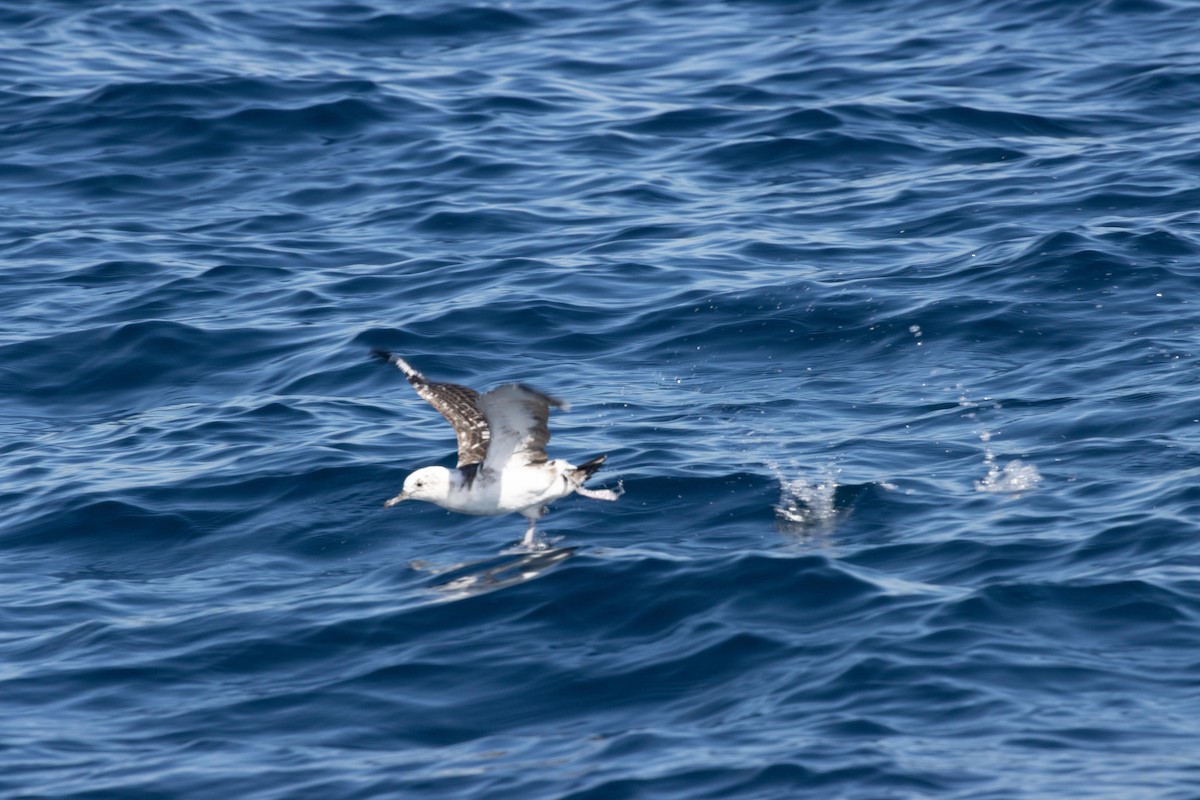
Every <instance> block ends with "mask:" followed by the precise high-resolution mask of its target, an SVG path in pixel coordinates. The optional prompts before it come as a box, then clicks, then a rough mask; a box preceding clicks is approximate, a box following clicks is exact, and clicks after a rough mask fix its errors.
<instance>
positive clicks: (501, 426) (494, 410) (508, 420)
mask: <svg viewBox="0 0 1200 800" xmlns="http://www.w3.org/2000/svg"><path fill="white" fill-rule="evenodd" d="M551 406H555V407H557V408H562V409H567V408H569V406H568V405H567V404H566V403H564V402H563V401H561V400H557V399H555V398H553V397H550V396H549V395H546V394H542V393H541V392H539V391H538V390H537V389H534V388H531V387H529V386H525V385H523V384H520V383H509V384H506V385H504V386H498V387H496V388H495V389H492V390H491V391H490V392H488V393H487V394H485V395H483V396H482V397H480V398H479V408H480V409H481V410H482V411H483V416H484V417H485V418H486V419H487V425H488V428H489V430H490V431H491V442H490V443H489V445H488V453H487V458H486V459H484V462H483V468H484V469H485V470H493V471H496V472H499V471H502V470H503V469H504V467H505V466H506V465H507V464H509V463H510V462H515V463H519V464H544V463H546V461H547V457H546V443H547V442H549V441H550V427H549V425H548V424H547V423H548V421H549V419H550V407H551Z"/></svg>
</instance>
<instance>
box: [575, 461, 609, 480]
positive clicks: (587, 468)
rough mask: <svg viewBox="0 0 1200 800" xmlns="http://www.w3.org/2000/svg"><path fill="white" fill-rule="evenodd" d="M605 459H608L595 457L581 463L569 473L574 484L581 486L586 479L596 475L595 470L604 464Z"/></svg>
mask: <svg viewBox="0 0 1200 800" xmlns="http://www.w3.org/2000/svg"><path fill="white" fill-rule="evenodd" d="M606 458H608V456H606V455H604V456H596V457H595V458H593V459H591V460H590V461H585V462H583V463H582V464H580V465H579V466H577V467H576V468H575V469H574V470H573V471H572V472H571V477H573V478H574V479H575V482H576V483H579V484H582V483H583V482H584V481H586V480H587V479H588V478H590V477H592V476H593V475H595V474H596V470H598V469H600V466H601V465H602V464H603V463H604V459H606Z"/></svg>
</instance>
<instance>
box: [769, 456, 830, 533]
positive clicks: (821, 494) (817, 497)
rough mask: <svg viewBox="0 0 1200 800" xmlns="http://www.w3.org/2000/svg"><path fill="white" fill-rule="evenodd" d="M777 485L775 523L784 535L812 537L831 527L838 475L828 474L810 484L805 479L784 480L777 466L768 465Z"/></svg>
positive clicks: (801, 477) (785, 478)
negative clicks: (799, 534) (785, 533)
mask: <svg viewBox="0 0 1200 800" xmlns="http://www.w3.org/2000/svg"><path fill="white" fill-rule="evenodd" d="M770 467H771V470H772V472H774V473H775V478H776V479H777V480H778V481H779V502H778V503H776V504H775V522H776V524H777V525H778V527H779V529H780V530H781V531H785V532H787V533H812V532H816V531H820V530H821V529H827V528H828V527H830V526H832V524H833V521H834V519H835V518H836V517H837V508H836V507H835V506H834V498H835V496H836V494H837V487H838V484H837V477H836V475H837V473H838V472H841V470H830V471H829V472H827V473H826V474H825V477H824V479H822V480H819V481H816V482H815V483H814V482H812V481H810V480H809V479H808V478H805V477H804V476H800V477H798V478H787V477H786V476H784V474H783V471H782V470H780V469H779V467H778V466H777V465H774V464H771V465H770Z"/></svg>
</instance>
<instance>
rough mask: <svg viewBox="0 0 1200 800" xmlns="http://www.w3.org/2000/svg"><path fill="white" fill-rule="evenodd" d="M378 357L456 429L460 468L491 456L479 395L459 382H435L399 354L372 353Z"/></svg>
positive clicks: (382, 351)
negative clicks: (394, 367)
mask: <svg viewBox="0 0 1200 800" xmlns="http://www.w3.org/2000/svg"><path fill="white" fill-rule="evenodd" d="M371 354H372V355H373V356H375V357H376V358H379V359H382V360H384V361H387V362H390V363H392V364H395V365H396V366H397V367H399V368H400V371H401V372H403V373H404V376H405V377H406V378H408V382H409V383H411V384H412V387H413V388H414V389H416V390H417V394H419V395H420V396H421V397H423V398H424V399H425V400H426V401H427V402H428V403H429V405H431V406H433V407H434V408H436V409H437V411H438V413H439V414H441V415H442V416H443V417H445V418H446V421H447V422H449V423H450V424H451V425H452V426H454V433H455V435H456V436H457V437H458V466H460V467H461V466H464V465H466V464H478V463H480V462H481V461H483V460H484V458H486V457H487V454H488V440H489V439H490V438H491V435H490V432H489V430H488V423H487V419H486V418H485V417H484V413H483V411H482V410H481V409H480V407H479V392H477V391H475V390H474V389H468V388H467V387H466V386H459V385H458V384H457V383H433V382H432V381H429V380H426V378H425V376H424V375H422V374H421V373H420V372H418V371H417V370H416V369H415V368H414V367H413V366H412V365H411V364H409V363H408V362H407V361H405V360H404V359H403V358H401V357H400V356H398V355H396V354H395V353H389V352H386V351H384V350H373V351H372V352H371Z"/></svg>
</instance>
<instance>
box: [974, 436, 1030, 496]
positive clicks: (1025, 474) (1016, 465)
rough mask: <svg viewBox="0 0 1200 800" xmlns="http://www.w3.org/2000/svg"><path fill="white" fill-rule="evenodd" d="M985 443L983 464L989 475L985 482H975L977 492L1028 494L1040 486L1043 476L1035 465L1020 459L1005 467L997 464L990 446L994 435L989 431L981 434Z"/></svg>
mask: <svg viewBox="0 0 1200 800" xmlns="http://www.w3.org/2000/svg"><path fill="white" fill-rule="evenodd" d="M979 438H980V439H981V440H982V441H983V447H984V456H983V463H984V465H985V466H986V467H987V475H984V476H983V480H978V481H975V491H977V492H997V493H1000V494H1016V493H1019V492H1027V491H1029V490H1030V489H1033V488H1034V487H1036V486H1037V485H1038V483H1039V482H1040V481H1041V480H1042V475H1041V473H1040V472H1038V470H1037V467H1035V466H1034V465H1033V464H1026V463H1025V462H1024V461H1022V460H1021V459H1019V458H1014V459H1013V460H1012V461H1009V462H1008V463H1007V464H1005V465H1004V466H1003V467H1001V466H1000V465H999V464H998V463H997V462H996V455H995V453H993V452H992V448H991V446H990V445H989V442H990V441H991V438H992V435H991V434H990V433H988V432H987V431H983V432H982V433H981V434H979Z"/></svg>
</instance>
